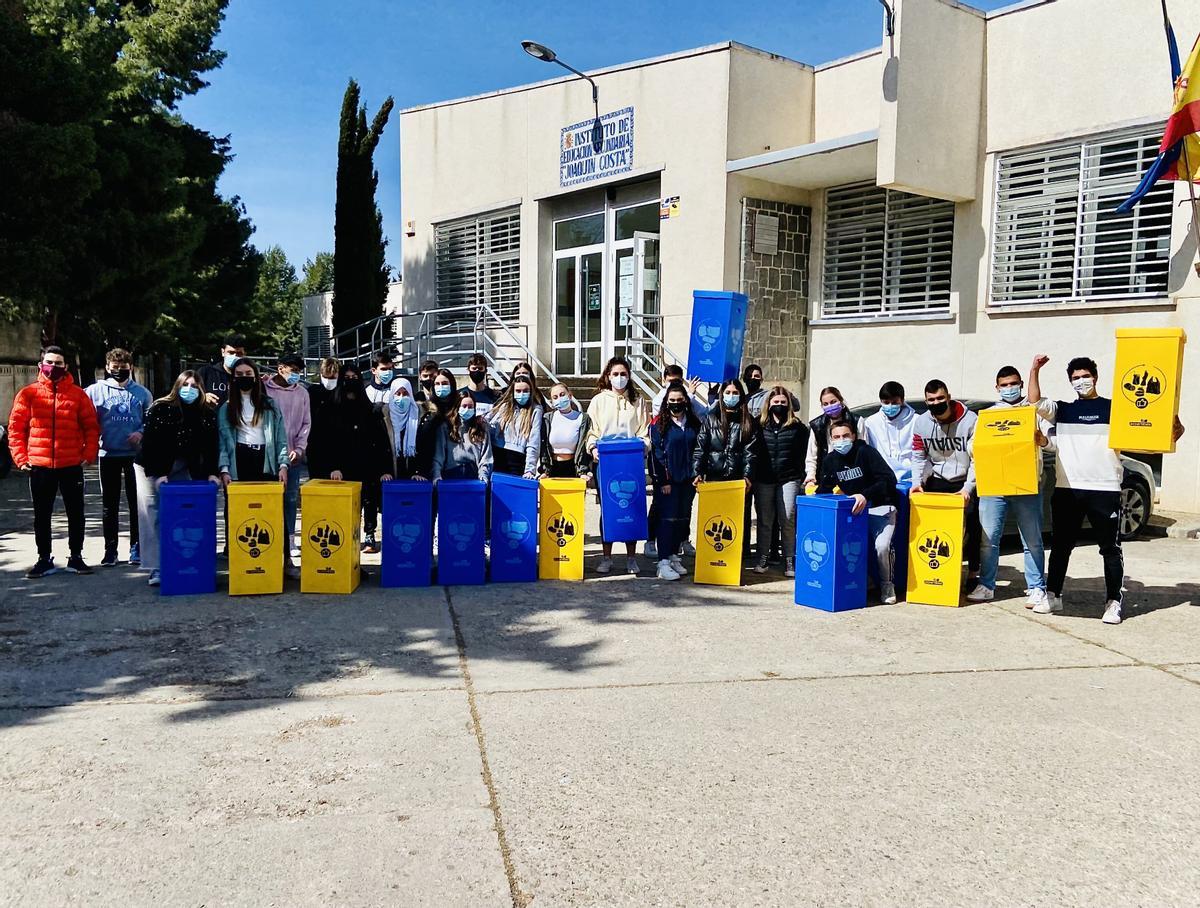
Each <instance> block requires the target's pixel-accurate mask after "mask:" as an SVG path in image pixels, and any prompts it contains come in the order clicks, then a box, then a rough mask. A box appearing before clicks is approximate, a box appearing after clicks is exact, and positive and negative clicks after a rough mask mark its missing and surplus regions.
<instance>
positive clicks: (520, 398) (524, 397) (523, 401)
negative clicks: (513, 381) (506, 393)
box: [513, 391, 529, 407]
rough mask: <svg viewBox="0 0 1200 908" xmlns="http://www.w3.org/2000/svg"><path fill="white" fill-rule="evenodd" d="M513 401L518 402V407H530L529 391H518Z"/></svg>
mask: <svg viewBox="0 0 1200 908" xmlns="http://www.w3.org/2000/svg"><path fill="white" fill-rule="evenodd" d="M513 400H515V401H516V402H517V406H518V407H525V406H528V405H529V392H528V391H518V392H517V393H516V394H514V395H513Z"/></svg>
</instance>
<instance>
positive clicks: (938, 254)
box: [821, 184, 954, 319]
mask: <svg viewBox="0 0 1200 908" xmlns="http://www.w3.org/2000/svg"><path fill="white" fill-rule="evenodd" d="M953 251H954V203H953V202H944V201H942V200H940V199H930V198H926V197H924V196H918V195H909V194H908V193H904V192H896V191H895V190H891V189H880V188H878V187H877V186H874V185H871V184H858V185H854V186H839V187H838V188H836V189H830V190H827V191H826V193H825V256H824V258H825V261H824V272H823V276H822V294H821V317H822V318H825V319H839V318H871V317H877V318H886V317H888V316H893V317H896V316H904V315H914V314H943V313H948V312H949V311H950V262H951V257H952V254H953Z"/></svg>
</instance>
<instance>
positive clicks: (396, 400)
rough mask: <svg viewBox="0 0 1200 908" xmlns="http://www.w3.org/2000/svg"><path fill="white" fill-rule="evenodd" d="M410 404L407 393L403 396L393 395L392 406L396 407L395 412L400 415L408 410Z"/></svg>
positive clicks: (410, 400) (410, 399)
mask: <svg viewBox="0 0 1200 908" xmlns="http://www.w3.org/2000/svg"><path fill="white" fill-rule="evenodd" d="M411 405H412V398H410V397H409V396H408V395H407V394H406V395H404V396H403V397H393V398H392V406H393V407H395V408H396V412H397V413H399V414H401V415H402V416H403V415H404V414H405V413H407V412H408V408H409V407H410V406H411Z"/></svg>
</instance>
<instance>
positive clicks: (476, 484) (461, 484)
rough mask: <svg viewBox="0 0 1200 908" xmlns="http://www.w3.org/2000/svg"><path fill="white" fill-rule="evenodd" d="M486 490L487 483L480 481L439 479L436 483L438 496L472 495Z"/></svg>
mask: <svg viewBox="0 0 1200 908" xmlns="http://www.w3.org/2000/svg"><path fill="white" fill-rule="evenodd" d="M486 490H487V483H486V482H484V481H482V480H480V479H441V480H439V481H438V494H439V495H473V494H476V493H478V492H484V491H486Z"/></svg>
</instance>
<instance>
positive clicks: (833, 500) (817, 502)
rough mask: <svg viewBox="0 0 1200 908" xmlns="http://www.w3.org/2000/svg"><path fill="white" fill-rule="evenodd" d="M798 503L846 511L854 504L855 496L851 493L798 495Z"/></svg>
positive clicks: (805, 505)
mask: <svg viewBox="0 0 1200 908" xmlns="http://www.w3.org/2000/svg"><path fill="white" fill-rule="evenodd" d="M796 504H798V505H803V506H804V507H806V508H825V509H826V510H830V511H844V510H847V509H848V508H851V507H853V506H854V498H853V497H851V496H850V495H803V496H801V495H797V496H796Z"/></svg>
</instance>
